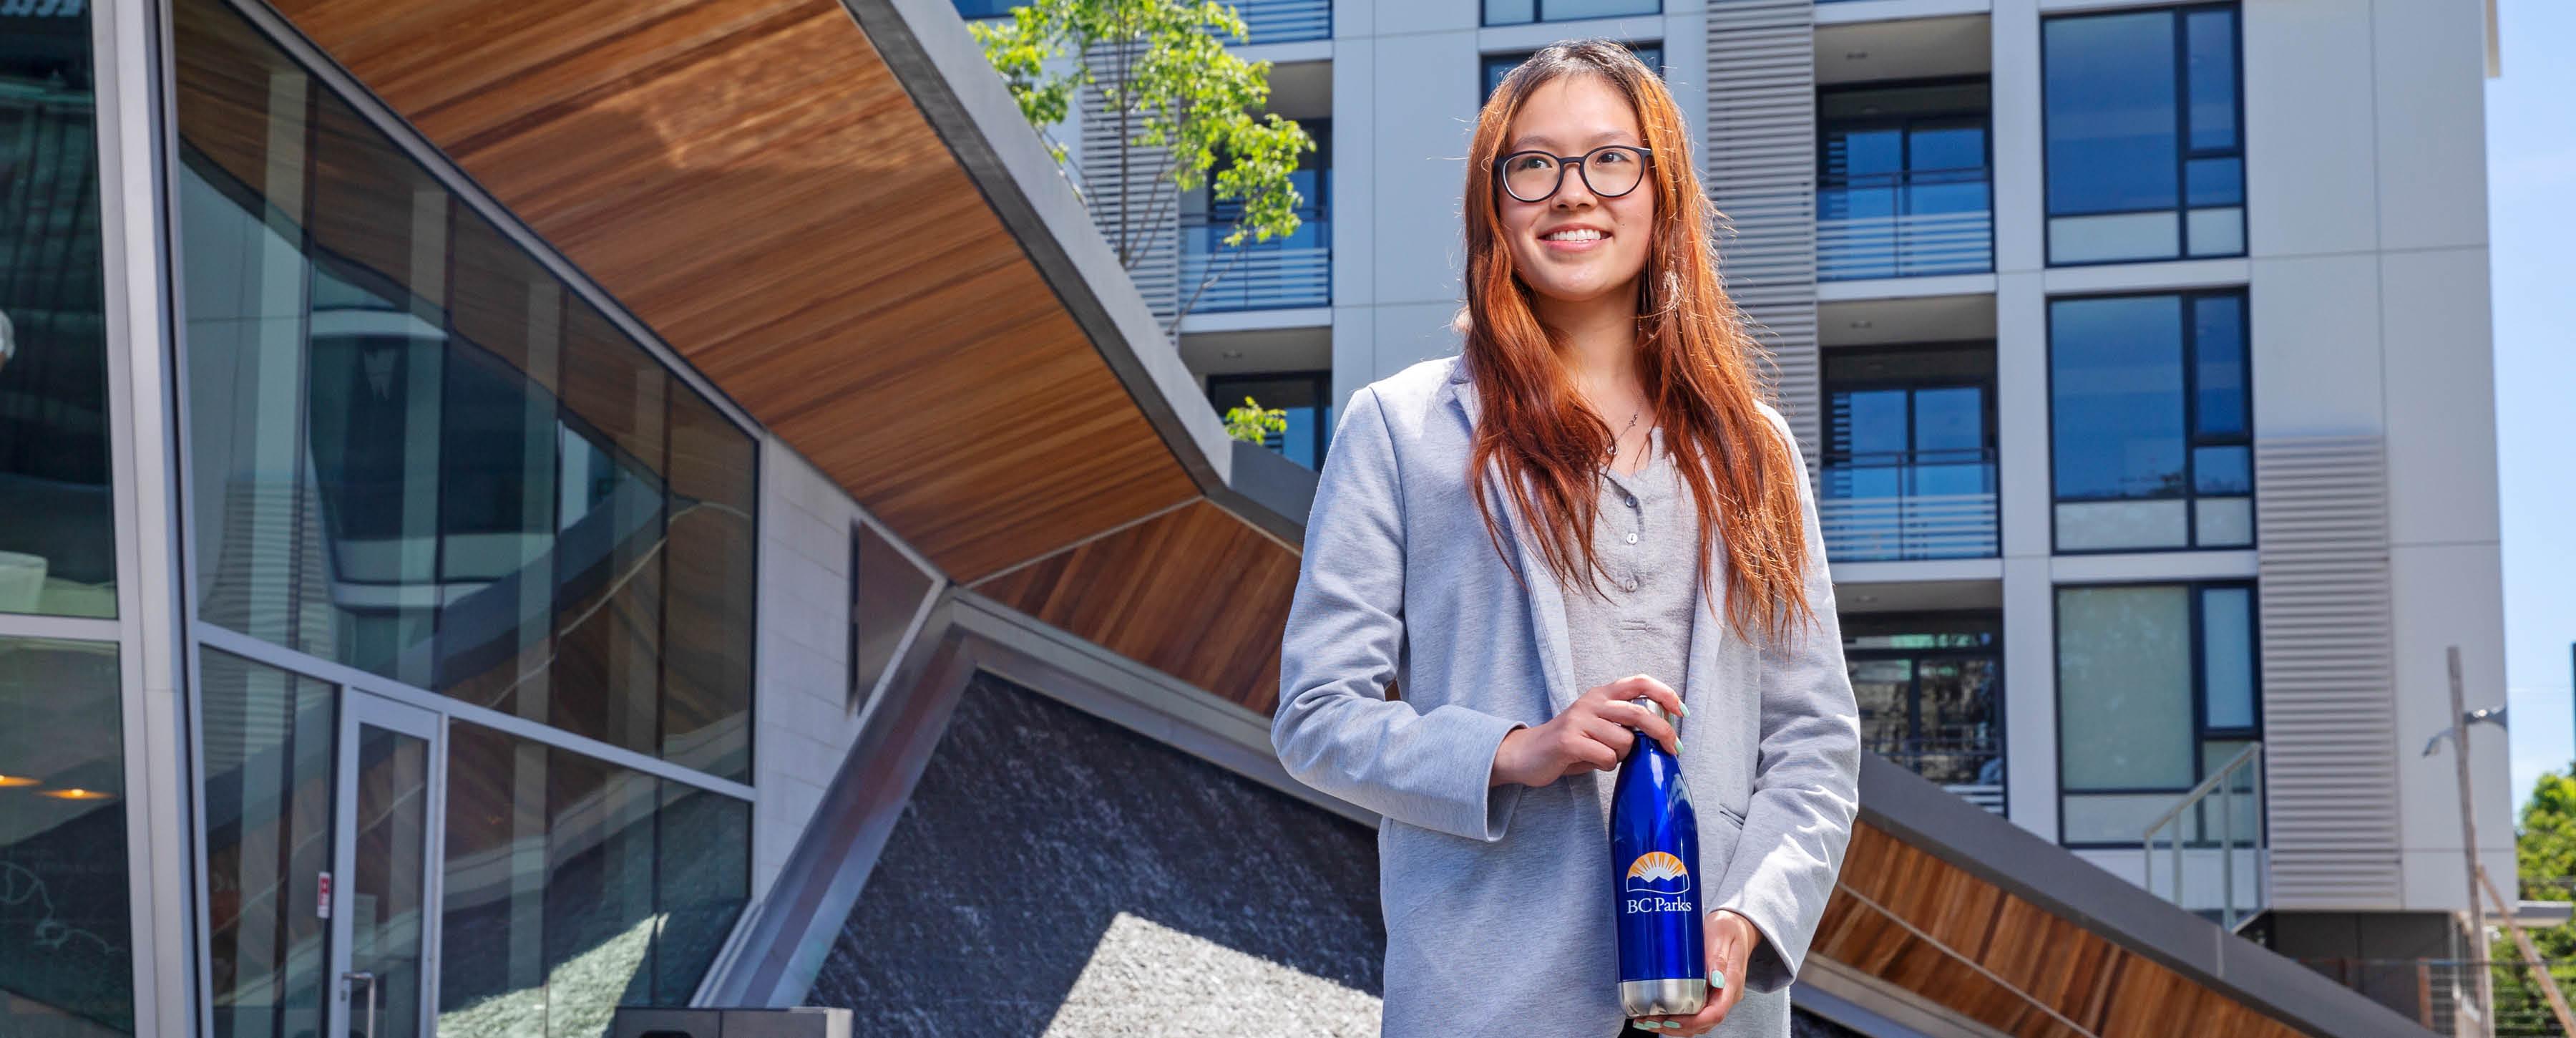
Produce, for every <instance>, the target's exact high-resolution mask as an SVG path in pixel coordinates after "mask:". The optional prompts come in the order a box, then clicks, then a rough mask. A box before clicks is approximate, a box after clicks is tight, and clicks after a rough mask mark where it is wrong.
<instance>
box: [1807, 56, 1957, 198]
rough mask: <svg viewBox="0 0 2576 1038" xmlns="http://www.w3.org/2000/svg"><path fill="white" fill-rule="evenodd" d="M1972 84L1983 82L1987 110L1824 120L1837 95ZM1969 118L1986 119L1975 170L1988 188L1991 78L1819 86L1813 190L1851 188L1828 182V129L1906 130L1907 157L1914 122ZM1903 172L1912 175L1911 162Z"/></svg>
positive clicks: (1909, 80)
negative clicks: (1981, 152) (1828, 100)
mask: <svg viewBox="0 0 2576 1038" xmlns="http://www.w3.org/2000/svg"><path fill="white" fill-rule="evenodd" d="M1975 83H1982V84H1985V86H1986V107H1984V108H1980V109H1966V108H1962V109H1956V110H1948V111H1939V112H1919V113H1915V114H1912V115H1883V116H1869V117H1866V118H1854V119H1835V120H1831V121H1830V122H1829V121H1828V120H1826V119H1825V117H1824V107H1825V105H1824V102H1825V99H1826V98H1827V97H1830V96H1833V95H1836V94H1862V93H1877V92H1881V91H1887V90H1902V89H1906V88H1909V87H1916V88H1932V87H1949V86H1967V85H1970V84H1975ZM1968 116H1975V117H1978V118H1981V119H1984V120H1985V124H1984V127H1983V128H1984V131H1985V132H1984V134H1983V140H1982V141H1981V142H1980V143H1982V144H1983V145H1984V149H1983V150H1984V155H1983V158H1982V161H1983V163H1984V164H1983V165H1982V166H1980V167H1978V168H1979V169H1980V170H1981V171H1982V172H1984V173H1985V174H1986V183H1987V184H1988V185H1989V186H1991V185H1992V184H1993V183H1994V176H1995V106H1994V77H1993V76H1981V75H1974V74H1962V75H1953V76H1923V77H1918V78H1913V79H1873V80H1869V81H1866V82H1861V83H1831V84H1827V85H1824V86H1819V87H1817V88H1816V187H1817V189H1818V190H1823V189H1826V188H1831V187H1849V186H1850V183H1849V179H1848V178H1845V182H1843V183H1840V184H1836V183H1833V182H1831V181H1830V180H1829V179H1828V171H1827V170H1826V168H1825V131H1826V130H1827V129H1828V128H1829V127H1834V128H1840V127H1850V126H1868V127H1871V128H1896V129H1904V130H1906V131H1907V135H1906V137H1905V138H1904V141H1905V148H1906V149H1907V154H1908V156H1909V157H1910V156H1911V154H1912V149H1913V143H1914V138H1913V135H1912V125H1913V124H1914V123H1916V122H1921V121H1928V120H1936V119H1959V118H1965V117H1968ZM1906 170H1907V172H1908V173H1909V174H1910V173H1911V172H1913V169H1912V166H1911V163H1910V162H1909V163H1908V164H1907V166H1906ZM1988 204H1989V205H1992V204H1993V203H1992V200H1991V198H1989V200H1988Z"/></svg>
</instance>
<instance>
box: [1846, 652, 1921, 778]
mask: <svg viewBox="0 0 2576 1038" xmlns="http://www.w3.org/2000/svg"><path fill="white" fill-rule="evenodd" d="M1850 667H1851V682H1852V695H1853V697H1854V699H1855V700H1857V701H1858V702H1859V704H1860V735H1861V745H1862V746H1863V747H1864V748H1866V749H1868V750H1869V751H1870V752H1871V753H1876V754H1879V755H1881V756H1888V757H1896V758H1899V759H1902V758H1903V757H1904V755H1905V754H1906V752H1907V751H1908V750H1909V749H1911V745H1910V744H1911V741H1912V737H1913V730H1914V726H1913V721H1912V709H1913V706H1912V704H1913V699H1914V661H1912V660H1901V659H1899V660H1890V659H1860V660H1853V661H1851V664H1850Z"/></svg>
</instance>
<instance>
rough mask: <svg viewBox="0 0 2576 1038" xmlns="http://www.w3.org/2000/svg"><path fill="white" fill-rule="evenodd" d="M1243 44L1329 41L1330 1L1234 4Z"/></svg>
mask: <svg viewBox="0 0 2576 1038" xmlns="http://www.w3.org/2000/svg"><path fill="white" fill-rule="evenodd" d="M1234 10H1235V13H1236V14H1240V15H1242V16H1243V27H1244V28H1245V29H1246V30H1248V31H1247V33H1246V35H1247V36H1248V37H1249V39H1248V40H1246V42H1247V43H1297V42H1301V41H1305V40H1329V39H1332V38H1333V3H1332V0H1234Z"/></svg>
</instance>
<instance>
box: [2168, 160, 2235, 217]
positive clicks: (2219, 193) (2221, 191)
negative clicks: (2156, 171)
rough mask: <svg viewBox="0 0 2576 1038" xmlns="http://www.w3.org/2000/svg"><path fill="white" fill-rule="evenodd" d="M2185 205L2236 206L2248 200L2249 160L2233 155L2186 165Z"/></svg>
mask: <svg viewBox="0 0 2576 1038" xmlns="http://www.w3.org/2000/svg"><path fill="white" fill-rule="evenodd" d="M2183 179H2184V181H2185V182H2186V184H2187V185H2188V187H2187V188H2186V190H2185V191H2184V192H2183V204H2184V205H2235V204H2237V203H2240V202H2243V201H2245V160H2244V159H2241V158H2238V157H2236V156H2233V155H2229V156H2226V157H2224V158H2214V159H2193V160H2191V161H2189V162H2186V163H2183Z"/></svg>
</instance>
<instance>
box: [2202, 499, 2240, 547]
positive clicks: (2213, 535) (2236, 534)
mask: <svg viewBox="0 0 2576 1038" xmlns="http://www.w3.org/2000/svg"><path fill="white" fill-rule="evenodd" d="M2191 509H2192V522H2193V524H2194V532H2195V534H2196V535H2197V537H2198V540H2197V542H2196V543H2197V544H2198V545H2199V546H2200V547H2203V548H2241V547H2244V546H2246V545H2248V544H2252V543H2254V502H2253V501H2252V500H2250V499H2247V498H2242V497H2204V498H2201V499H2200V500H2198V501H2194V502H2192V503H2191Z"/></svg>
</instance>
